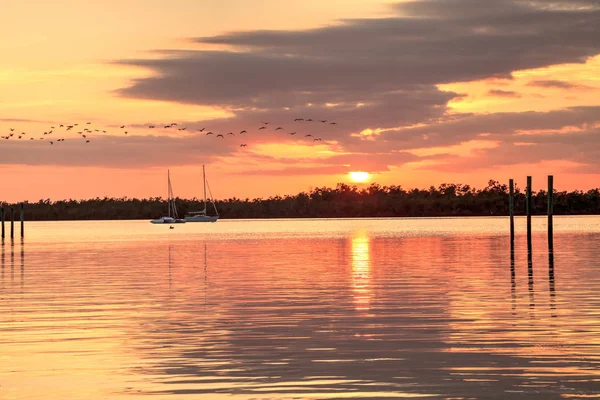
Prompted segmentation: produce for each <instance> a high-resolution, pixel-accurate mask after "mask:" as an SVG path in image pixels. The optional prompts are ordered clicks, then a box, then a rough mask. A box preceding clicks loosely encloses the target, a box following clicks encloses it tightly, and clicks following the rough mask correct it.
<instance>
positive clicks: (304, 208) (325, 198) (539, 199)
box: [2, 180, 600, 221]
mask: <svg viewBox="0 0 600 400" xmlns="http://www.w3.org/2000/svg"><path fill="white" fill-rule="evenodd" d="M546 195H547V193H546V192H545V191H544V190H540V191H538V192H534V193H533V214H534V215H535V214H544V213H546V207H547V196H546ZM554 198H555V203H554V213H555V214H556V215H582V214H600V189H598V188H597V189H592V190H589V191H587V192H583V191H580V190H576V191H572V192H566V191H563V192H558V191H555V195H554ZM525 202H526V198H525V193H524V192H523V191H522V190H521V189H519V188H518V187H516V188H515V212H516V214H517V215H519V214H524V213H525ZM175 203H176V206H177V210H178V212H179V215H180V217H181V216H183V215H184V214H185V213H187V212H189V211H198V210H202V208H203V207H204V204H203V202H202V200H200V199H196V198H193V199H180V198H176V199H175ZM215 203H216V207H217V209H218V210H219V214H220V215H221V217H222V218H226V219H240V218H354V217H446V216H501V215H508V212H509V210H508V186H507V185H505V184H500V183H499V182H497V181H494V180H491V181H489V182H488V185H487V186H486V187H485V188H483V189H476V188H473V187H471V186H469V185H462V184H452V183H451V184H442V185H439V186H438V187H433V186H431V187H430V188H429V189H409V190H406V189H404V188H402V186H396V185H392V186H380V185H378V184H376V183H373V184H371V185H370V186H368V187H364V188H358V187H357V186H352V185H347V184H343V183H340V184H338V185H337V186H336V187H335V188H328V187H321V188H314V189H311V190H310V191H308V192H301V193H298V194H296V195H286V196H272V197H269V198H266V199H262V198H255V199H248V198H246V199H239V198H236V197H232V198H229V199H223V200H218V201H216V202H215ZM2 204H3V207H4V209H5V212H6V210H8V209H9V208H10V207H15V211H16V212H15V215H17V218H18V211H17V209H18V204H7V203H2ZM209 211H214V210H213V209H212V207H209ZM166 212H167V200H166V199H163V198H161V197H153V198H148V199H135V198H134V199H129V198H126V197H124V198H109V197H105V198H95V199H88V200H72V199H70V200H59V201H50V200H49V199H45V200H40V201H38V202H28V203H26V204H25V213H26V219H27V220H30V221H31V220H34V221H44V220H114V219H152V218H158V217H161V216H163V215H165V214H166ZM209 213H210V212H209ZM6 215H7V219H8V213H6Z"/></svg>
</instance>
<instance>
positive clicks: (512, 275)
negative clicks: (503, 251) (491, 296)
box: [510, 244, 517, 315]
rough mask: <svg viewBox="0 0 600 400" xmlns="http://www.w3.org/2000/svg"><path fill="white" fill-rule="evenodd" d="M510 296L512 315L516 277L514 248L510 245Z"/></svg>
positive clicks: (515, 294) (515, 300)
mask: <svg viewBox="0 0 600 400" xmlns="http://www.w3.org/2000/svg"><path fill="white" fill-rule="evenodd" d="M510 298H511V310H512V313H513V315H516V314H517V279H516V271H515V248H514V246H512V244H511V247H510Z"/></svg>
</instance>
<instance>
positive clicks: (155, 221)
mask: <svg viewBox="0 0 600 400" xmlns="http://www.w3.org/2000/svg"><path fill="white" fill-rule="evenodd" d="M150 223H151V224H185V220H184V219H175V218H171V217H162V218H160V219H153V220H152V221H150Z"/></svg>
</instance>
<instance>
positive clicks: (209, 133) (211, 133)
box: [206, 132, 214, 136]
mask: <svg viewBox="0 0 600 400" xmlns="http://www.w3.org/2000/svg"><path fill="white" fill-rule="evenodd" d="M206 135H207V136H208V135H214V133H213V132H208V133H207V134H206Z"/></svg>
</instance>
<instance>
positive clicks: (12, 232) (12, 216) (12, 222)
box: [10, 207, 15, 239]
mask: <svg viewBox="0 0 600 400" xmlns="http://www.w3.org/2000/svg"><path fill="white" fill-rule="evenodd" d="M14 237H15V208H14V207H11V208H10V238H11V239H14Z"/></svg>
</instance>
